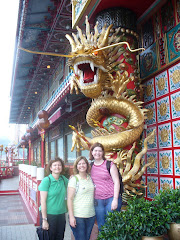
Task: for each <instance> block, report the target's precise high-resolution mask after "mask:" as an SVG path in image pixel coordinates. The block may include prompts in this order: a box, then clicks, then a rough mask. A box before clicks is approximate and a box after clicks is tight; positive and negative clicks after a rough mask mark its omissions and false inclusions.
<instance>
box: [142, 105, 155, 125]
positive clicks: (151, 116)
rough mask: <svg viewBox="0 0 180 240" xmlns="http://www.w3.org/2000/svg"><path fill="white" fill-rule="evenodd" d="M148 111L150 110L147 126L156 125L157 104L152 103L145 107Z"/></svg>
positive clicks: (146, 121)
mask: <svg viewBox="0 0 180 240" xmlns="http://www.w3.org/2000/svg"><path fill="white" fill-rule="evenodd" d="M145 108H146V109H148V112H147V114H146V115H147V119H146V120H145V123H146V124H147V125H151V124H154V123H156V108H155V103H154V102H153V103H150V104H147V105H146V106H145Z"/></svg>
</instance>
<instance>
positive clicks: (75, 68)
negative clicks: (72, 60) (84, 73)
mask: <svg viewBox="0 0 180 240" xmlns="http://www.w3.org/2000/svg"><path fill="white" fill-rule="evenodd" d="M74 72H75V74H77V73H78V67H77V65H74Z"/></svg>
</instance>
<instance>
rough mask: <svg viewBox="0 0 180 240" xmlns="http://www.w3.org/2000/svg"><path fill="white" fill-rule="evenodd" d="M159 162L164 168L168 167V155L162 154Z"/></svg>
mask: <svg viewBox="0 0 180 240" xmlns="http://www.w3.org/2000/svg"><path fill="white" fill-rule="evenodd" d="M160 161H161V163H162V167H163V168H164V169H168V168H169V165H170V159H169V158H168V156H166V155H164V156H163V157H162V158H161V159H160Z"/></svg>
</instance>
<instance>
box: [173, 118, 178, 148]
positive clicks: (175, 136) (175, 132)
mask: <svg viewBox="0 0 180 240" xmlns="http://www.w3.org/2000/svg"><path fill="white" fill-rule="evenodd" d="M173 144H174V147H179V146H180V121H176V122H173Z"/></svg>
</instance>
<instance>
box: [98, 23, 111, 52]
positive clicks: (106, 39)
mask: <svg viewBox="0 0 180 240" xmlns="http://www.w3.org/2000/svg"><path fill="white" fill-rule="evenodd" d="M112 27H113V24H111V25H110V26H109V27H108V29H107V30H106V33H105V35H104V38H103V41H102V43H101V44H100V45H99V48H102V47H104V46H106V45H107V42H108V37H109V33H110V30H111V28H112Z"/></svg>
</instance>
